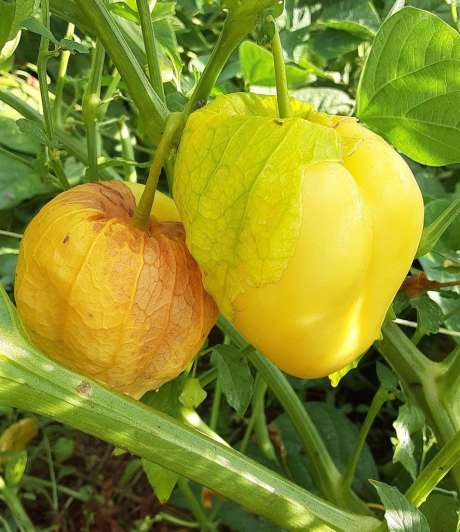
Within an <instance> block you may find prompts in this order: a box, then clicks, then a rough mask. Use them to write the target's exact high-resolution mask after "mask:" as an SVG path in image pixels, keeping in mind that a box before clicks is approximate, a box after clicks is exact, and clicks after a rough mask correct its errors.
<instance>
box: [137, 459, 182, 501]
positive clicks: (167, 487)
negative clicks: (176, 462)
mask: <svg viewBox="0 0 460 532" xmlns="http://www.w3.org/2000/svg"><path fill="white" fill-rule="evenodd" d="M142 467H143V468H144V471H145V474H146V475H147V478H148V480H149V483H150V485H151V486H152V489H153V492H154V493H155V495H156V497H157V498H158V500H159V501H160V502H161V504H164V503H166V502H168V500H169V498H170V497H171V494H172V492H173V490H174V487H175V486H176V484H177V481H178V480H179V475H178V474H177V473H174V472H173V471H169V469H165V468H164V467H161V466H160V465H158V464H154V463H153V462H149V461H148V460H144V459H143V460H142Z"/></svg>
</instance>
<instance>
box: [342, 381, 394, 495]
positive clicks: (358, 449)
mask: <svg viewBox="0 0 460 532" xmlns="http://www.w3.org/2000/svg"><path fill="white" fill-rule="evenodd" d="M388 399H389V394H388V392H387V391H386V390H385V389H384V388H383V387H380V388H379V389H378V390H377V393H376V394H375V395H374V398H373V399H372V402H371V404H370V406H369V410H368V411H367V414H366V418H365V420H364V423H363V425H362V427H361V430H360V431H359V436H358V439H357V441H356V444H355V447H354V449H353V453H352V455H351V459H350V463H349V465H348V468H347V470H346V472H345V476H344V485H345V486H348V487H351V485H352V483H353V479H354V478H355V473H356V468H357V466H358V462H359V457H360V456H361V453H362V450H363V448H364V444H365V443H366V438H367V435H368V434H369V431H370V429H371V427H372V424H373V423H374V420H375V418H376V417H377V415H378V413H379V412H380V409H381V408H382V406H383V405H384V403H385V402H386V401H387V400H388Z"/></svg>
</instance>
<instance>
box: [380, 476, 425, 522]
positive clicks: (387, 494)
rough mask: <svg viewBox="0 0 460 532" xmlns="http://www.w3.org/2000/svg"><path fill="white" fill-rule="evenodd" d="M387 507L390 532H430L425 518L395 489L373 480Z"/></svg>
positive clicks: (386, 515)
mask: <svg viewBox="0 0 460 532" xmlns="http://www.w3.org/2000/svg"><path fill="white" fill-rule="evenodd" d="M371 484H372V485H373V486H374V487H375V489H376V490H377V493H378V494H379V497H380V499H381V501H382V503H383V505H384V506H385V519H386V522H387V525H388V530H389V532H430V527H429V525H428V522H427V520H426V518H425V516H424V515H423V514H422V513H421V512H420V511H419V510H417V508H416V507H415V506H413V505H412V504H411V503H410V502H409V501H408V500H407V499H406V498H405V497H404V495H403V494H402V493H401V492H400V491H399V490H398V489H397V488H395V487H393V486H388V484H385V483H384V482H377V481H376V480H371Z"/></svg>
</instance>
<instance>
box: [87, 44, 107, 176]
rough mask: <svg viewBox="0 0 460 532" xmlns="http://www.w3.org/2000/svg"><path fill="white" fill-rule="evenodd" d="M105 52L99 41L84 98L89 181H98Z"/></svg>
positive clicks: (94, 52)
mask: <svg viewBox="0 0 460 532" xmlns="http://www.w3.org/2000/svg"><path fill="white" fill-rule="evenodd" d="M104 60H105V50H104V47H103V46H102V43H101V42H100V40H99V39H98V40H97V41H96V47H95V49H94V51H93V57H92V61H91V69H90V72H89V79H88V84H87V86H86V90H85V94H84V96H83V106H82V111H83V119H84V122H85V127H86V142H87V147H88V158H89V181H98V178H99V176H98V167H97V164H98V160H99V154H100V148H101V139H100V137H99V132H98V124H97V119H98V116H99V111H100V109H99V107H100V105H101V82H102V73H103V70H104Z"/></svg>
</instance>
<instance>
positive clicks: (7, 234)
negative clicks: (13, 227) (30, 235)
mask: <svg viewBox="0 0 460 532" xmlns="http://www.w3.org/2000/svg"><path fill="white" fill-rule="evenodd" d="M0 235H1V236H10V237H11V238H19V239H21V238H22V237H23V236H24V235H21V234H19V233H12V232H11V231H4V230H3V229H0Z"/></svg>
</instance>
